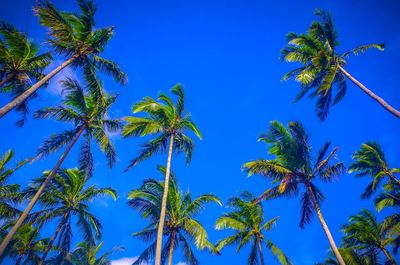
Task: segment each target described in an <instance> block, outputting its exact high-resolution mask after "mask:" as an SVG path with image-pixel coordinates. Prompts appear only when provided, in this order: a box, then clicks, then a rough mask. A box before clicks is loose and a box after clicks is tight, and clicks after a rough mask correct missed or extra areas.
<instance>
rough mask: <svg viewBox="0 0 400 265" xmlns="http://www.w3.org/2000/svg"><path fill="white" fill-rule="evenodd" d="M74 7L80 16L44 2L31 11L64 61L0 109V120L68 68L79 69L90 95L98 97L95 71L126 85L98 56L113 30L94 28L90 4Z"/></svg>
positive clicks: (83, 0) (83, 2)
mask: <svg viewBox="0 0 400 265" xmlns="http://www.w3.org/2000/svg"><path fill="white" fill-rule="evenodd" d="M78 4H79V7H80V11H81V13H80V14H76V13H71V12H60V11H58V10H57V9H56V8H55V6H54V5H53V4H51V3H50V2H49V1H47V0H44V1H41V2H39V4H38V5H36V6H35V7H34V9H33V10H34V12H35V14H36V15H37V16H38V17H39V20H40V23H41V24H42V25H43V26H45V27H47V28H48V34H49V36H50V39H49V40H48V42H49V44H50V45H51V46H52V47H53V48H54V50H55V52H57V53H58V54H60V55H64V56H66V57H67V58H68V59H67V60H66V61H65V62H63V63H62V64H61V65H59V66H58V67H57V68H55V69H54V70H52V71H51V72H50V73H48V74H47V75H46V76H44V77H43V78H41V79H40V80H39V81H38V82H36V83H35V84H34V85H32V86H31V87H30V88H29V89H28V90H26V91H24V92H23V93H22V94H20V95H18V96H17V97H16V98H15V99H13V100H12V101H11V102H9V103H8V104H6V105H5V106H3V107H2V108H1V109H0V118H1V117H3V116H4V115H5V114H7V113H8V112H9V111H11V110H12V109H14V108H16V107H18V106H19V105H20V104H22V103H23V102H25V101H26V100H27V99H28V98H29V97H31V96H32V95H33V94H34V93H35V92H36V91H37V90H38V89H39V88H40V87H41V86H43V85H44V84H46V83H47V82H48V81H49V80H50V79H51V78H52V77H54V76H55V75H56V74H58V73H59V72H60V71H61V70H62V69H64V68H65V67H67V66H69V65H71V66H72V67H81V68H82V69H83V75H84V77H85V79H86V80H87V82H88V83H89V89H90V90H91V92H93V93H97V94H101V93H102V90H101V86H100V85H99V82H98V81H97V79H96V78H95V73H96V70H98V69H99V70H101V71H103V72H105V73H107V74H110V75H111V76H113V77H114V79H116V80H117V81H119V82H120V83H122V84H125V83H126V81H127V77H126V75H125V73H124V72H123V71H121V69H120V68H119V67H118V65H117V64H116V63H114V62H112V61H109V60H107V59H104V58H102V57H100V56H99V54H100V53H102V52H103V51H104V49H105V48H106V46H107V44H108V41H109V40H110V39H111V37H112V36H113V34H114V27H106V28H96V27H95V20H94V15H95V13H96V6H95V5H94V3H93V1H91V0H78Z"/></svg>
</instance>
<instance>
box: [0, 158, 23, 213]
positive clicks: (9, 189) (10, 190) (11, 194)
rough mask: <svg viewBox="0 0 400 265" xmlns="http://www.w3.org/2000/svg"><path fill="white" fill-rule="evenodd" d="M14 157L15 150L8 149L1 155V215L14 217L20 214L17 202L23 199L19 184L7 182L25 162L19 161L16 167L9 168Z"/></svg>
mask: <svg viewBox="0 0 400 265" xmlns="http://www.w3.org/2000/svg"><path fill="white" fill-rule="evenodd" d="M13 157H14V151H12V150H7V151H6V152H4V154H3V155H2V156H1V157H0V216H1V219H4V218H7V219H8V218H14V217H16V216H17V215H18V214H20V213H21V212H20V210H18V209H17V208H16V207H15V204H16V203H18V202H20V201H21V196H20V193H19V188H20V185H19V184H7V181H8V179H9V178H10V176H11V175H12V174H13V173H14V172H15V171H16V170H17V169H18V168H20V167H21V166H22V165H23V164H24V162H22V163H19V164H18V165H17V166H16V167H15V168H7V164H8V163H10V161H11V160H12V158H13Z"/></svg>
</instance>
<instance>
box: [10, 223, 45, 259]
mask: <svg viewBox="0 0 400 265" xmlns="http://www.w3.org/2000/svg"><path fill="white" fill-rule="evenodd" d="M48 243H49V239H48V238H43V239H42V238H40V234H39V229H38V228H35V227H33V226H32V224H30V223H26V224H24V225H23V226H21V228H20V229H19V230H18V232H17V234H16V235H15V237H14V239H13V240H12V245H11V248H10V250H9V251H8V252H9V256H10V257H13V258H15V259H16V263H15V264H16V265H20V264H23V265H30V264H32V265H34V264H38V262H39V260H40V255H41V253H43V251H44V250H45V249H46V247H47V246H48Z"/></svg>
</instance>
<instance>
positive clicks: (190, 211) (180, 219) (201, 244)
mask: <svg viewBox="0 0 400 265" xmlns="http://www.w3.org/2000/svg"><path fill="white" fill-rule="evenodd" d="M162 172H163V173H165V168H162ZM163 192H164V183H163V182H158V181H156V180H152V179H150V180H146V181H144V183H143V185H142V186H141V187H140V188H139V189H135V190H132V191H131V192H130V193H129V195H128V199H129V201H128V204H129V205H130V206H132V207H133V208H134V209H136V210H138V211H139V212H140V214H141V215H142V216H143V217H144V218H146V219H149V221H150V224H149V225H148V226H147V227H146V228H145V229H144V230H143V231H140V232H137V233H134V234H133V236H135V237H138V238H140V239H142V240H145V241H153V240H154V239H155V237H156V235H157V227H158V222H159V220H160V218H159V217H160V207H161V203H160V202H161V201H162V197H163ZM209 202H215V203H217V204H219V205H221V202H220V200H219V199H218V198H217V197H216V196H214V195H212V194H203V195H201V196H199V197H197V198H195V199H192V197H191V196H190V193H189V192H185V193H183V192H182V191H180V190H179V188H178V186H177V184H176V182H175V181H174V178H173V179H172V180H171V181H170V182H169V190H168V197H167V209H166V219H165V225H166V229H165V231H164V235H165V236H167V237H168V239H167V241H166V243H165V245H164V247H163V250H162V255H161V256H162V264H164V262H165V260H166V258H167V257H168V265H171V264H172V259H173V254H174V251H175V250H176V248H177V247H179V246H181V247H182V251H183V254H184V257H185V262H186V263H187V264H189V265H196V264H199V261H198V260H197V259H196V257H195V256H194V253H193V250H192V248H191V246H190V243H189V242H190V241H193V242H194V245H195V247H196V248H197V249H200V250H202V249H205V248H206V249H208V250H209V251H211V252H212V253H217V251H216V249H215V247H214V246H213V244H212V243H210V242H209V241H208V235H207V231H206V229H205V228H204V227H203V226H202V225H201V224H200V222H199V221H198V220H196V219H195V217H196V215H198V214H199V213H200V212H201V211H202V210H204V206H205V204H206V203H209ZM156 244H157V242H153V243H151V245H150V246H149V247H148V248H147V249H146V250H144V251H143V253H142V254H141V255H140V256H139V258H138V259H137V260H136V261H135V263H134V264H135V265H139V264H142V262H149V261H150V259H151V258H152V257H153V255H154V250H155V246H156Z"/></svg>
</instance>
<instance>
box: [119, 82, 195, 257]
mask: <svg viewBox="0 0 400 265" xmlns="http://www.w3.org/2000/svg"><path fill="white" fill-rule="evenodd" d="M171 92H172V93H173V94H174V95H176V96H177V97H178V99H177V102H176V104H175V105H174V103H173V101H172V99H171V98H169V97H168V96H167V95H166V94H164V93H160V94H159V96H158V98H157V100H156V99H153V98H151V97H145V98H144V99H143V100H142V101H139V102H138V103H136V104H135V105H134V106H133V108H132V111H133V113H140V112H142V113H144V117H137V116H131V117H127V118H125V120H126V121H127V124H126V125H125V126H124V128H123V130H122V135H123V136H124V137H130V136H142V137H143V136H147V135H156V137H155V138H154V139H152V140H150V141H149V142H147V143H145V144H144V145H143V149H142V151H141V152H140V154H139V155H138V156H137V157H136V158H135V159H133V160H132V161H131V162H130V164H129V166H128V168H127V169H130V168H131V167H134V166H136V165H137V164H138V163H140V162H142V161H144V160H146V159H148V158H149V157H151V156H153V155H155V154H156V153H159V152H167V153H168V159H167V166H166V171H165V181H164V194H163V198H162V202H161V209H160V211H161V213H160V221H159V225H158V232H157V246H156V259H155V264H156V265H160V262H161V248H162V235H163V228H164V220H165V211H166V203H167V194H168V187H169V184H168V183H169V175H170V169H171V160H172V154H173V153H174V152H175V153H180V152H185V153H186V162H187V163H189V162H190V160H191V158H192V151H193V148H194V143H193V140H192V139H191V138H190V137H189V136H187V135H186V132H187V131H192V132H193V133H194V134H195V135H196V136H197V137H198V138H200V139H201V134H200V131H199V130H198V129H197V126H196V125H195V124H194V122H193V121H192V119H191V117H190V115H189V114H188V113H187V112H186V111H185V98H184V92H183V88H182V86H181V85H179V84H178V85H176V86H174V87H173V88H172V89H171ZM168 141H169V143H168ZM167 146H168V147H167Z"/></svg>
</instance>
